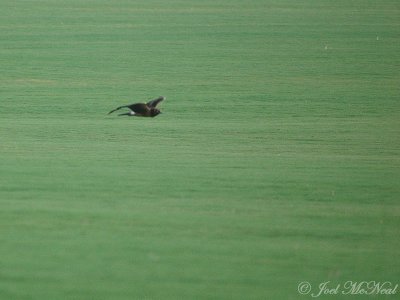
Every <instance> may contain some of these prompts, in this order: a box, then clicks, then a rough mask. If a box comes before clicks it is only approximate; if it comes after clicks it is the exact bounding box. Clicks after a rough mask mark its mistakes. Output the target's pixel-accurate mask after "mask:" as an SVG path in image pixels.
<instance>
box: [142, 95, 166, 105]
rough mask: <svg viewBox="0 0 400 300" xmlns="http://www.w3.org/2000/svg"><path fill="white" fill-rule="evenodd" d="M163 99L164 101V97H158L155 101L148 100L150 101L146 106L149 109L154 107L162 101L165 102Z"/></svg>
mask: <svg viewBox="0 0 400 300" xmlns="http://www.w3.org/2000/svg"><path fill="white" fill-rule="evenodd" d="M165 99H166V98H165V97H163V96H160V97H158V98H156V99H153V100H150V101H149V102H147V103H146V104H147V105H148V106H149V107H156V106H157V105H158V103H160V102H161V101H163V100H165Z"/></svg>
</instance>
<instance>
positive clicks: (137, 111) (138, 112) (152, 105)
mask: <svg viewBox="0 0 400 300" xmlns="http://www.w3.org/2000/svg"><path fill="white" fill-rule="evenodd" d="M164 99H165V97H163V96H160V97H158V98H156V99H153V100H151V101H149V102H147V103H133V104H129V105H123V106H119V107H117V108H116V109H113V110H112V111H110V112H109V113H108V114H111V113H113V112H114V111H117V110H120V109H121V108H129V109H130V112H128V113H123V114H119V116H137V117H155V116H157V115H159V114H160V113H161V111H160V110H159V109H158V108H156V106H157V105H158V103H160V102H161V101H163V100H164Z"/></svg>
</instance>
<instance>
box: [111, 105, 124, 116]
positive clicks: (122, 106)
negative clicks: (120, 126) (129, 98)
mask: <svg viewBox="0 0 400 300" xmlns="http://www.w3.org/2000/svg"><path fill="white" fill-rule="evenodd" d="M124 107H127V106H126V105H123V106H120V107H117V108H116V109H113V110H112V111H110V112H109V113H108V114H112V113H113V112H114V111H117V110H119V109H121V108H124Z"/></svg>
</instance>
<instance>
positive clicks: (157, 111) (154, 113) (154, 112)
mask: <svg viewBox="0 0 400 300" xmlns="http://www.w3.org/2000/svg"><path fill="white" fill-rule="evenodd" d="M150 113H151V116H152V117H155V116H157V115H159V114H161V111H160V110H159V109H158V108H152V109H151V112H150Z"/></svg>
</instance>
